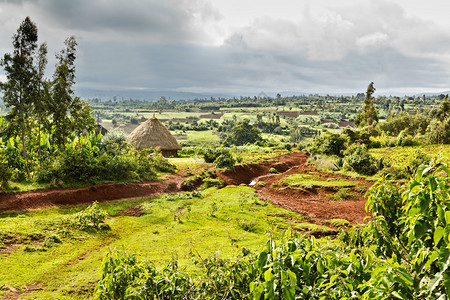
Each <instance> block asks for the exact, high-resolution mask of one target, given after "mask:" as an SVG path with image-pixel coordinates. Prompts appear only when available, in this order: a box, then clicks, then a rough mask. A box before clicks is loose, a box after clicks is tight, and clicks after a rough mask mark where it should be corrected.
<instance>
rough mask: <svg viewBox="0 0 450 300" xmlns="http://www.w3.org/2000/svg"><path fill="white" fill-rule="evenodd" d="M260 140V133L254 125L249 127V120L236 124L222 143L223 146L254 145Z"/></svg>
mask: <svg viewBox="0 0 450 300" xmlns="http://www.w3.org/2000/svg"><path fill="white" fill-rule="evenodd" d="M260 140H262V138H261V133H260V132H259V130H258V128H257V127H256V126H254V125H250V120H248V119H245V120H244V121H242V122H239V123H237V124H236V125H235V126H234V127H233V128H232V129H231V132H230V134H229V135H228V136H227V138H226V139H225V141H224V144H229V145H236V146H241V145H245V144H254V143H256V142H258V141H260Z"/></svg>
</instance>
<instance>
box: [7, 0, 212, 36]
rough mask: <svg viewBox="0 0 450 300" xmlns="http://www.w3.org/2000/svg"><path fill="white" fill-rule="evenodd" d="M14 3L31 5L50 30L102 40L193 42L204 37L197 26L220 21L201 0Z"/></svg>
mask: <svg viewBox="0 0 450 300" xmlns="http://www.w3.org/2000/svg"><path fill="white" fill-rule="evenodd" d="M14 3H15V4H16V5H17V6H23V5H25V4H26V5H31V6H33V7H34V11H35V14H37V15H38V18H40V19H42V20H43V21H44V20H45V23H47V25H49V26H52V27H53V28H56V29H66V30H70V31H72V32H75V33H78V32H79V33H80V34H79V35H82V36H84V37H85V38H89V37H91V36H92V37H93V38H94V39H99V38H101V39H103V40H115V39H117V40H118V39H127V38H130V37H131V38H133V39H140V41H147V42H160V43H164V42H168V41H170V42H173V41H177V42H180V43H183V42H192V41H196V40H198V39H202V38H203V35H204V33H203V32H202V30H201V28H200V26H198V24H199V23H201V22H210V21H214V20H217V19H219V18H220V14H219V13H218V12H217V11H215V10H214V9H213V8H212V6H211V5H208V4H207V3H206V2H204V0H191V1H186V0H166V1H160V0H145V1H142V0H116V1H92V0H77V1H61V0H28V1H26V0H22V1H20V2H14ZM32 19H34V18H33V17H32ZM128 40H129V39H128Z"/></svg>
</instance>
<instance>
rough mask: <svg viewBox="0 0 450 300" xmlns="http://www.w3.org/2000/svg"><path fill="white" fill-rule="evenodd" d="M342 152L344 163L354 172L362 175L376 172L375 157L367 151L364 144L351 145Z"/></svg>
mask: <svg viewBox="0 0 450 300" xmlns="http://www.w3.org/2000/svg"><path fill="white" fill-rule="evenodd" d="M344 154H345V158H344V160H345V163H346V164H347V166H349V167H350V168H351V169H353V170H354V171H355V172H357V173H360V174H363V175H373V174H375V173H376V167H375V165H374V163H375V158H374V157H373V156H372V155H371V154H370V153H369V151H368V150H367V147H366V146H365V145H358V144H354V145H351V146H350V147H349V148H348V149H347V150H346V151H345V153H344Z"/></svg>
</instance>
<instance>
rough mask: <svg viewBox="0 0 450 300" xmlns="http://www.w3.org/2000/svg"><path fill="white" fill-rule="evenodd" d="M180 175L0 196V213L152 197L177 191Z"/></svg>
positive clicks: (180, 179)
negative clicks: (141, 181)
mask: <svg viewBox="0 0 450 300" xmlns="http://www.w3.org/2000/svg"><path fill="white" fill-rule="evenodd" d="M182 180H183V178H182V177H181V175H179V174H172V175H166V176H164V178H163V180H161V181H150V182H143V183H114V184H100V185H94V186H89V187H85V188H67V189H59V188H58V189H46V190H37V191H33V192H24V193H5V194H0V212H8V211H23V210H30V209H40V208H49V207H54V206H60V205H76V204H89V203H92V202H93V201H98V202H104V201H111V200H118V199H126V198H136V197H151V196H156V195H159V194H162V193H176V192H178V191H179V190H180V183H181V181H182Z"/></svg>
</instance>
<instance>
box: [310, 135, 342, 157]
mask: <svg viewBox="0 0 450 300" xmlns="http://www.w3.org/2000/svg"><path fill="white" fill-rule="evenodd" d="M346 141H347V139H346V137H344V136H341V135H339V134H336V133H326V134H323V135H321V136H319V137H317V138H315V139H314V142H313V144H312V146H311V148H310V152H311V153H323V154H327V155H339V156H341V155H342V151H344V150H345V142H346Z"/></svg>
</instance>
